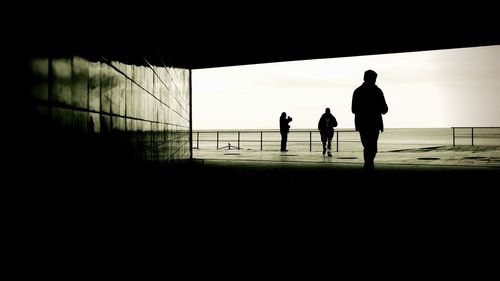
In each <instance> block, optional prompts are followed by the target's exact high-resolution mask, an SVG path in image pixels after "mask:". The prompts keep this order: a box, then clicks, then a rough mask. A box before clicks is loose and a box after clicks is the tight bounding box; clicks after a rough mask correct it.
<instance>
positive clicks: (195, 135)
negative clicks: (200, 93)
mask: <svg viewBox="0 0 500 281" xmlns="http://www.w3.org/2000/svg"><path fill="white" fill-rule="evenodd" d="M353 132H356V131H355V130H352V129H338V130H337V129H336V130H335V136H334V138H335V144H336V151H337V152H338V151H339V142H341V141H340V140H339V136H340V135H341V134H344V133H353ZM222 133H224V134H230V133H232V134H237V139H234V140H233V139H231V140H227V139H225V140H221V139H220V138H219V137H220V134H222ZM294 133H308V136H309V138H308V140H290V138H289V140H288V141H287V143H290V142H291V143H297V142H299V143H309V151H312V145H313V143H321V141H317V140H316V141H313V134H316V135H319V131H318V130H290V133H289V135H290V134H294ZM200 134H215V139H208V140H207V139H203V140H201V139H200ZM245 134H259V135H260V139H258V140H255V139H243V138H242V136H243V135H245ZM265 134H275V135H276V134H278V135H279V134H280V131H279V130H214V131H193V148H194V149H199V148H200V141H201V142H215V143H216V147H215V148H216V149H217V150H219V149H222V148H228V149H231V148H234V149H238V150H239V149H241V146H240V145H241V143H242V142H259V144H260V150H263V144H264V143H280V142H281V140H269V139H267V140H265V139H264V135H265ZM228 141H233V142H235V141H236V143H237V145H236V146H234V145H231V144H230V143H228V145H227V146H223V147H219V143H220V142H228ZM194 143H196V146H194Z"/></svg>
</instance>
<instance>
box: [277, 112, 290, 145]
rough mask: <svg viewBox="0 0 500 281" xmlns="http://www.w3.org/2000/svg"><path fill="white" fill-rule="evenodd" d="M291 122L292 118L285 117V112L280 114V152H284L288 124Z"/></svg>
mask: <svg viewBox="0 0 500 281" xmlns="http://www.w3.org/2000/svg"><path fill="white" fill-rule="evenodd" d="M290 122H292V117H290V116H288V117H287V116H286V112H283V113H281V116H280V133H281V151H288V150H286V142H287V141H288V132H289V131H290V125H288V123H290Z"/></svg>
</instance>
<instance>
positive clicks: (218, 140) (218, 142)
mask: <svg viewBox="0 0 500 281" xmlns="http://www.w3.org/2000/svg"><path fill="white" fill-rule="evenodd" d="M217 150H219V132H217Z"/></svg>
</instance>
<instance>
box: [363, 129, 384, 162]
mask: <svg viewBox="0 0 500 281" xmlns="http://www.w3.org/2000/svg"><path fill="white" fill-rule="evenodd" d="M359 135H360V137H361V143H362V144H363V157H364V161H365V165H364V169H365V170H368V171H371V170H373V169H374V161H375V156H376V155H377V141H378V136H379V131H378V130H363V131H359Z"/></svg>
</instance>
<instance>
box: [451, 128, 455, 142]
mask: <svg viewBox="0 0 500 281" xmlns="http://www.w3.org/2000/svg"><path fill="white" fill-rule="evenodd" d="M451 129H452V130H453V146H455V127H451Z"/></svg>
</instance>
